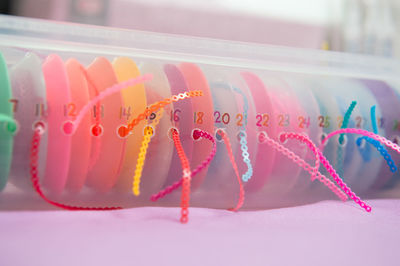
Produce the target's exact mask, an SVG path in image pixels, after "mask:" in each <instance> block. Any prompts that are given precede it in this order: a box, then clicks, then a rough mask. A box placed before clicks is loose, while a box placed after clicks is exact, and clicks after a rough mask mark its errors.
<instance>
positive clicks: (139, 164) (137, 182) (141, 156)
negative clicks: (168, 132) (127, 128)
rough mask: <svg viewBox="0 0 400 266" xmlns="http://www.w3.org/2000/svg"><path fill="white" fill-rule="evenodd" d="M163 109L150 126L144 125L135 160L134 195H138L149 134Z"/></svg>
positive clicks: (151, 132)
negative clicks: (140, 143)
mask: <svg viewBox="0 0 400 266" xmlns="http://www.w3.org/2000/svg"><path fill="white" fill-rule="evenodd" d="M163 110H164V109H160V110H159V111H158V112H157V113H156V117H155V118H154V119H153V121H152V122H151V124H150V126H146V127H145V129H144V136H143V141H142V145H141V146H140V150H139V156H138V159H137V162H136V170H135V175H134V176H133V184H132V192H133V194H134V195H135V196H139V195H140V188H139V187H140V180H141V177H142V172H143V166H144V162H145V160H146V154H147V148H148V147H149V143H150V140H151V136H152V135H153V134H154V132H153V128H154V129H155V128H156V126H157V125H158V123H159V122H160V119H161V117H162V115H163V113H164V111H163Z"/></svg>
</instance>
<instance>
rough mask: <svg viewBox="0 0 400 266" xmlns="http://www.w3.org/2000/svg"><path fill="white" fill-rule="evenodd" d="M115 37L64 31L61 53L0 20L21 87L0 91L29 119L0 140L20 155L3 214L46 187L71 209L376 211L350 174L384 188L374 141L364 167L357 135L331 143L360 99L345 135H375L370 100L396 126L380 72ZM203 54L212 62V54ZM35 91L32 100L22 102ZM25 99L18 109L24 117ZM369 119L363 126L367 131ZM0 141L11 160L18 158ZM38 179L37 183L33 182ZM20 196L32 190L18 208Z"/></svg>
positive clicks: (17, 115)
mask: <svg viewBox="0 0 400 266" xmlns="http://www.w3.org/2000/svg"><path fill="white" fill-rule="evenodd" d="M1 19H2V18H1V17H0V21H1ZM28 21H30V22H32V23H33V25H34V23H37V22H35V21H34V20H28ZM40 23H45V22H40ZM4 25H6V26H7V27H14V30H15V31H16V33H13V34H16V36H14V35H13V34H11V33H10V32H5V31H1V29H2V27H5V26H4ZM15 27H17V28H15ZM55 27H56V28H57V27H61V28H62V27H67V28H68V27H73V26H72V25H61V24H60V25H59V24H55ZM82 27H83V28H84V29H85V28H90V29H92V28H91V27H87V26H82ZM41 29H43V30H44V31H46V30H45V29H44V28H41ZM48 30H50V31H53V30H54V29H48ZM103 30H105V29H97V28H95V29H93V31H94V32H97V33H98V34H99V35H97V36H93V35H90V36H91V37H90V36H87V39H84V40H79V41H78V40H77V38H76V35H74V33H73V32H70V33H67V35H68V34H71V36H70V37H71V39H70V41H65V42H59V38H60V37H59V36H58V35H55V37H54V38H55V40H54V42H53V43H52V44H53V45H52V46H50V47H49V46H43V40H44V39H43V38H44V37H43V36H42V35H41V33H39V32H37V31H35V30H34V29H32V32H31V33H30V35H29V34H27V35H19V33H18V32H19V31H22V32H24V29H23V25H19V24H14V25H10V24H7V23H6V24H3V26H0V35H7V34H11V35H10V36H9V38H8V39H7V40H9V41H6V42H5V43H4V44H1V45H0V53H2V54H3V56H4V62H5V64H4V67H3V68H2V69H1V70H2V74H1V75H2V77H6V78H4V79H2V83H5V82H4V80H7V79H9V80H10V81H9V82H8V83H9V84H11V87H10V86H9V87H10V90H9V91H11V89H12V91H13V93H14V91H15V93H14V94H12V95H11V94H4V92H5V91H6V90H4V89H3V88H8V87H7V86H3V87H2V94H1V97H2V98H1V99H0V100H1V102H2V103H3V102H4V106H6V108H8V109H7V110H5V111H3V110H2V109H1V114H2V118H3V117H4V119H3V120H2V121H1V123H3V124H4V123H6V124H7V123H8V124H7V125H9V124H10V123H11V122H12V123H11V124H12V125H13V124H15V125H18V124H21V123H22V124H23V125H21V126H20V127H19V130H16V131H15V132H13V134H9V135H7V136H5V137H4V138H2V139H1V140H0V141H1V142H2V145H3V143H6V146H7V145H8V146H10V145H11V146H12V147H13V148H12V153H8V154H9V157H10V160H11V158H12V159H13V160H15V164H14V162H13V163H12V164H11V161H9V162H7V163H6V164H5V165H4V166H2V171H4V173H7V176H6V178H5V179H4V182H6V181H7V179H9V180H8V181H7V187H6V188H5V190H3V192H2V193H0V209H3V208H6V207H5V206H6V205H8V206H7V208H12V207H10V206H12V205H13V204H15V206H19V207H18V208H24V206H28V205H25V203H24V199H23V198H24V197H32V198H33V199H36V198H38V197H37V195H36V194H35V193H36V192H38V193H39V195H40V196H42V197H47V198H48V199H50V200H49V201H47V202H50V203H51V201H52V202H53V203H54V202H59V203H62V204H70V205H73V206H75V207H73V208H72V209H79V208H80V207H79V206H82V207H99V208H100V209H103V208H102V207H107V208H105V209H109V208H111V209H113V208H115V207H117V208H118V207H124V208H127V207H135V206H147V205H151V206H181V207H182V217H183V219H184V220H185V221H187V220H186V218H187V211H188V207H189V205H190V206H198V207H210V208H229V209H231V210H238V209H239V208H240V207H242V206H243V208H245V209H263V208H277V207H283V206H294V205H299V204H305V203H308V202H314V201H318V200H324V199H332V198H334V197H339V198H340V199H342V200H345V199H346V198H347V197H350V198H351V199H352V200H354V201H355V202H356V203H357V204H359V205H360V206H361V207H363V208H364V209H365V210H367V211H369V210H370V206H369V205H368V204H367V203H365V202H364V201H362V200H361V199H360V198H358V196H356V195H355V194H354V193H353V192H352V191H351V190H349V188H348V187H347V186H346V185H345V184H344V183H343V182H342V181H341V179H340V178H343V179H344V181H345V182H348V185H349V186H350V187H354V191H355V192H356V193H357V194H358V193H360V195H361V196H363V197H364V196H365V197H367V198H368V197H369V196H371V195H377V194H379V193H380V191H381V190H382V187H379V188H376V187H374V186H373V184H374V183H375V180H378V179H379V178H380V175H381V174H382V173H383V169H384V168H383V164H384V159H383V158H382V156H381V155H380V154H379V153H378V152H377V151H374V150H373V149H374V148H373V147H371V148H372V151H371V154H372V152H375V153H376V154H375V155H374V156H372V155H371V160H370V161H368V162H365V161H363V160H362V156H361V154H360V152H359V150H358V146H357V143H356V141H357V139H358V137H359V136H350V135H349V136H347V135H346V137H345V139H346V140H347V143H345V144H339V142H338V135H335V136H334V137H333V138H332V139H329V141H328V143H327V145H324V146H321V145H320V144H321V142H322V141H323V138H324V137H326V136H327V135H328V134H332V132H333V131H335V130H338V129H340V128H341V125H340V118H342V120H343V117H344V116H345V112H346V110H347V109H348V106H349V105H350V103H351V102H352V101H356V102H357V105H356V106H355V109H354V111H353V113H352V114H351V115H350V116H349V123H348V125H347V127H355V128H356V129H357V130H358V128H359V129H360V130H361V129H364V130H368V131H372V130H373V128H372V121H371V117H370V116H369V114H370V108H371V107H372V106H375V108H376V109H375V111H376V116H377V119H378V120H379V121H382V119H383V121H388V123H389V124H390V123H393V121H390V120H393V119H395V117H397V116H398V115H399V110H397V109H395V108H394V107H393V106H389V105H388V104H386V105H385V104H382V103H383V100H382V99H381V97H382V96H381V95H378V94H377V93H372V92H371V91H370V88H369V87H368V86H363V85H362V83H360V82H359V80H360V79H362V78H365V76H368V75H369V74H368V73H369V72H368V71H365V72H362V71H361V70H360V71H361V72H351V71H350V69H351V68H345V69H346V71H344V72H343V71H342V70H343V68H342V67H337V66H335V65H334V64H332V65H329V64H324V65H318V64H314V63H312V62H303V61H301V60H300V59H299V58H300V57H298V59H299V62H297V63H294V62H293V63H291V60H290V59H288V58H286V59H284V56H285V55H284V53H282V55H281V56H282V61H279V60H278V62H276V61H274V58H273V57H271V58H269V59H268V58H266V57H265V54H267V52H265V51H269V50H268V49H272V50H273V49H274V48H268V47H267V48H265V51H264V52H262V51H261V50H260V51H259V50H258V49H255V51H257V52H258V53H260V58H259V59H257V58H254V57H251V55H248V56H249V58H248V59H246V58H243V53H245V50H248V49H245V50H241V46H240V45H239V46H235V45H233V46H232V47H233V48H232V49H233V50H235V49H236V50H235V51H236V54H237V55H238V56H239V58H237V59H234V58H233V57H232V56H228V55H227V53H229V51H228V50H229V49H227V50H226V51H225V50H224V49H217V50H218V52H219V53H220V57H218V54H215V51H214V52H213V51H212V49H211V50H207V49H208V48H207V49H206V48H204V47H202V46H201V45H200V44H199V47H197V48H195V49H198V50H197V52H195V51H191V50H190V45H189V46H184V45H185V44H181V45H182V46H179V45H178V42H175V40H176V39H174V38H177V40H179V38H178V37H169V38H167V39H168V40H169V41H171V42H172V43H173V44H174V45H178V46H176V47H175V46H174V47H170V46H169V45H170V42H166V44H168V45H166V49H167V50H166V51H161V52H160V49H158V48H157V49H156V48H155V47H157V45H160V40H159V39H158V40H157V38H156V37H154V36H153V35H151V36H149V38H150V39H151V40H153V41H154V42H153V41H151V42H150V43H149V45H148V46H146V45H143V43H145V41H144V40H145V39H140V38H139V39H136V40H137V41H138V42H137V43H136V46H135V44H133V43H131V42H130V41H129V40H127V44H126V45H128V44H129V45H132V47H128V46H125V43H124V44H117V43H116V40H118V38H119V37H118V36H120V34H121V36H123V35H124V33H123V32H120V31H118V30H111V31H110V33H111V32H114V35H112V34H111V35H108V36H107V37H105V36H102V35H101V34H100V33H101V32H102V31H103ZM21 34H23V33H21ZM126 34H128V33H126ZM139 35H140V34H139ZM7 36H8V35H7ZM73 36H75V38H73ZM91 38H92V39H91ZM152 38H153V39H152ZM28 40H29V42H28ZM74 40H75V41H74ZM192 41H193V43H196V41H195V40H191V41H190V42H192ZM105 42H107V44H106V43H105ZM209 42H210V43H212V44H215V45H216V46H218V45H227V44H222V43H219V44H218V42H213V41H209ZM199 43H201V41H199ZM235 47H236V48H235ZM249 47H251V46H249ZM174 49H177V50H176V51H175V50H174ZM179 49H182V50H179ZM203 49H206V50H203ZM272 50H271V51H272ZM177 51H180V52H177ZM205 51H208V52H210V54H209V55H208V56H205V54H206V52H205ZM257 52H256V53H257ZM323 55H325V53H323ZM291 56H294V57H296V55H294V54H291ZM337 56H338V55H332V58H331V59H329V60H331V61H329V60H328V59H327V62H335V60H336V59H335V58H336V57H337ZM328 57H329V56H328ZM310 58H311V57H310ZM356 58H358V57H356ZM360 58H361V59H362V60H364V57H360ZM361 59H360V60H361ZM285 60H286V61H285ZM315 60H317V59H315ZM340 60H342V59H340ZM365 60H366V61H368V60H367V59H365ZM300 61H301V62H300ZM304 61H307V60H304ZM279 62H280V63H281V64H279ZM298 64H300V65H301V66H302V67H299V65H298ZM347 64H350V63H349V62H348V63H347ZM382 64H384V63H382ZM396 71H397V70H392V72H390V73H392V76H390V77H389V76H384V75H383V74H382V76H379V75H378V77H374V76H370V77H369V78H370V79H372V80H379V79H383V80H385V79H388V80H390V79H396V75H395V73H397V72H396ZM10 73H11V74H10ZM25 79H32V82H26V81H24V80H25ZM41 81H43V82H41ZM21 84H25V85H24V86H27V87H26V88H25V87H23V86H22V85H21ZM388 84H389V83H388ZM24 90H29V94H26V95H23V94H22V93H21V92H22V91H24ZM385 95H386V94H385ZM25 96H27V97H25ZM14 103H18V107H19V108H15V109H14V110H13V109H12V107H13V104H14ZM10 110H11V111H10ZM389 113H390V115H389ZM392 114H393V115H392ZM357 117H362V119H363V120H362V121H363V123H361V124H360V126H359V127H358V126H357ZM342 122H343V121H342ZM38 123H39V124H38ZM32 128H33V129H34V130H32ZM2 129H4V127H3V128H2ZM221 129H222V131H221ZM349 130H350V131H348V132H350V133H362V134H367V135H368V134H369V133H367V131H351V130H352V129H351V128H350V129H349ZM343 132H344V133H346V134H347V133H348V132H347V131H343ZM9 133H10V132H9ZM379 133H380V134H382V135H383V136H385V135H386V134H387V129H386V128H383V127H382V128H379ZM2 134H3V133H2ZM2 136H3V135H2ZM368 136H369V137H371V138H372V137H374V136H375V135H368ZM387 137H390V136H387ZM11 139H12V140H13V141H14V144H12V142H10V140H11ZM378 139H379V141H383V142H382V143H383V144H382V145H386V146H388V147H389V148H390V147H392V148H394V149H397V148H396V147H397V146H391V145H392V144H391V143H388V142H387V143H384V140H383V139H381V138H378ZM16 141H18V145H17V144H15V143H16ZM377 141H378V140H377ZM10 143H11V144H10ZM22 145H24V147H23V146H22ZM339 145H342V146H341V148H342V149H343V153H342V156H343V158H342V159H343V162H342V165H341V167H342V168H343V170H344V171H343V174H340V175H339V176H337V175H336V172H335V171H334V170H333V168H336V167H337V166H338V150H339ZM26 146H31V149H27V148H26ZM1 147H2V150H1V154H3V153H4V154H5V153H7V151H8V150H7V149H3V146H1ZM4 147H5V146H4ZM321 150H323V155H325V156H326V157H327V159H328V160H329V161H330V164H331V165H332V166H333V168H331V167H330V165H329V164H328V163H327V161H326V160H325V159H324V157H323V156H322V154H320V153H319V152H320V151H321ZM388 152H389V153H391V154H394V153H393V151H392V150H389V149H388ZM393 158H394V159H395V158H396V157H395V156H393ZM3 162H4V161H2V163H3ZM21 165H25V168H24V170H22V169H21V170H20V169H19V166H21ZM324 166H326V167H327V168H328V170H327V171H326V170H323V167H324ZM10 168H11V171H10V172H11V173H12V174H11V175H10V174H8V171H9V170H8V169H10ZM40 168H43V171H41V170H40ZM304 170H305V171H304ZM337 172H340V171H339V170H338V171H337ZM331 175H332V177H331ZM361 175H362V176H361ZM8 176H11V177H10V178H8ZM30 181H32V182H33V184H34V188H32V187H30V186H28V184H29V182H30ZM177 182H178V183H177ZM20 183H21V184H20ZM171 185H172V187H171ZM181 185H182V186H183V191H181V188H180V186H181ZM39 186H40V189H38V187H39ZM177 188H179V189H177ZM175 189H177V191H175ZM35 190H36V192H35ZM159 191H161V194H160V193H159V194H157V193H158V192H159ZM174 191H175V192H174ZM17 194H19V195H23V196H21V197H20V199H21V200H20V201H18V196H17ZM10 195H11V196H10ZM152 195H153V196H154V197H152V198H151V199H152V200H150V197H151V196H152ZM153 201H155V203H154V202H153ZM180 201H181V203H180ZM57 206H60V207H62V206H61V205H57ZM27 208H47V206H46V205H41V204H40V203H38V204H37V207H35V204H30V205H29V207H27ZM185 217H186V218H185Z"/></svg>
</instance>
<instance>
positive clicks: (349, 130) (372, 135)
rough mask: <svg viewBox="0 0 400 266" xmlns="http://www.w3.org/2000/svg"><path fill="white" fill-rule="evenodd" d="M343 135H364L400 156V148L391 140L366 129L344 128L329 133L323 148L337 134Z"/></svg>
mask: <svg viewBox="0 0 400 266" xmlns="http://www.w3.org/2000/svg"><path fill="white" fill-rule="evenodd" d="M342 133H350V134H359V135H364V136H366V137H369V138H372V139H374V140H377V141H379V142H380V143H382V144H384V145H386V146H387V147H389V148H391V149H392V150H394V151H396V152H397V153H399V154H400V146H399V145H397V144H395V143H393V142H391V141H390V140H388V139H386V138H385V137H382V136H380V135H377V134H375V133H372V132H370V131H367V130H364V129H359V128H343V129H339V130H336V131H333V132H331V133H329V134H328V135H327V136H326V138H324V139H323V140H322V143H321V146H322V148H323V146H324V145H325V143H326V141H327V140H328V139H330V138H332V137H333V136H335V135H337V134H342Z"/></svg>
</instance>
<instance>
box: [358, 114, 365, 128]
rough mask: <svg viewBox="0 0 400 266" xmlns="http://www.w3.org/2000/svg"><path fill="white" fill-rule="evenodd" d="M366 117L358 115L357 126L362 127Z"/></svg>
mask: <svg viewBox="0 0 400 266" xmlns="http://www.w3.org/2000/svg"><path fill="white" fill-rule="evenodd" d="M363 124H364V119H363V118H362V117H361V116H356V128H362V126H363Z"/></svg>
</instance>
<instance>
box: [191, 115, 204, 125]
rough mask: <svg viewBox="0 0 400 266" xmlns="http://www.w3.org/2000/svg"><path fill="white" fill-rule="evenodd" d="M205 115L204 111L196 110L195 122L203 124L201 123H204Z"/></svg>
mask: <svg viewBox="0 0 400 266" xmlns="http://www.w3.org/2000/svg"><path fill="white" fill-rule="evenodd" d="M203 117H204V113H203V112H194V113H193V122H194V123H195V124H198V125H201V124H203Z"/></svg>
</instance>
